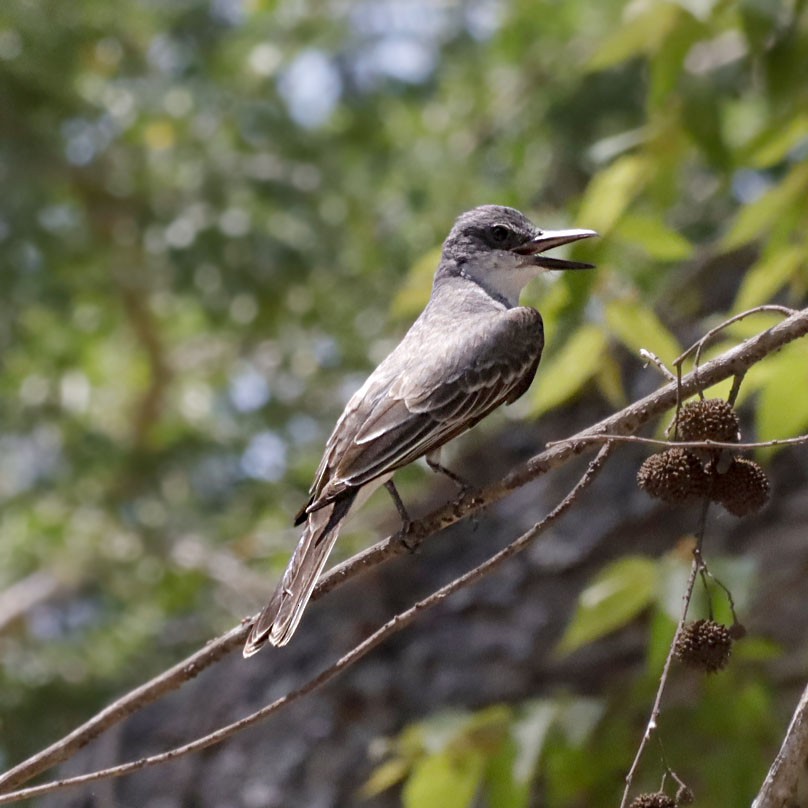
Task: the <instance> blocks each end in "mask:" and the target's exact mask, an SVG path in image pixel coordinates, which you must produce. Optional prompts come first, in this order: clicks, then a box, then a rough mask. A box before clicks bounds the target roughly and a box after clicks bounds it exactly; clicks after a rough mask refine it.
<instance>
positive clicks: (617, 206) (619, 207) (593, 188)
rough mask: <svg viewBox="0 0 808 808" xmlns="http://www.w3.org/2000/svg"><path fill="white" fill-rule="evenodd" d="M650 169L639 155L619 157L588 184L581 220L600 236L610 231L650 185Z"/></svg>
mask: <svg viewBox="0 0 808 808" xmlns="http://www.w3.org/2000/svg"><path fill="white" fill-rule="evenodd" d="M651 172H652V167H651V163H650V162H649V160H648V159H647V158H645V157H641V156H639V155H636V154H626V155H624V156H622V157H619V158H618V159H617V160H615V161H614V162H613V163H612V164H611V165H610V166H609V167H608V168H605V169H603V170H602V171H600V172H599V173H598V174H596V175H595V177H594V178H593V180H592V182H590V183H589V187H588V188H587V189H586V192H585V194H584V197H583V200H582V202H581V207H580V210H579V211H578V217H577V218H578V221H580V222H582V223H583V224H584V225H585V226H586V227H590V228H592V229H594V230H597V231H598V232H600V233H601V235H605V234H606V233H608V232H609V231H610V230H611V229H612V228H613V227H614V225H615V224H616V223H617V221H618V220H619V219H620V217H621V216H622V215H623V212H624V211H625V210H626V208H628V206H629V205H630V204H631V203H632V202H633V201H634V199H635V197H636V196H637V194H639V193H640V191H641V190H642V189H643V187H644V186H645V185H646V184H647V182H648V180H649V179H650V176H651Z"/></svg>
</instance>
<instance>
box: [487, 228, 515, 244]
mask: <svg viewBox="0 0 808 808" xmlns="http://www.w3.org/2000/svg"><path fill="white" fill-rule="evenodd" d="M510 234H511V231H510V230H509V229H508V228H507V227H505V225H502V224H495V225H494V226H493V227H492V228H491V238H492V239H494V241H495V242H497V244H502V243H503V242H504V241H507V239H508V236H510Z"/></svg>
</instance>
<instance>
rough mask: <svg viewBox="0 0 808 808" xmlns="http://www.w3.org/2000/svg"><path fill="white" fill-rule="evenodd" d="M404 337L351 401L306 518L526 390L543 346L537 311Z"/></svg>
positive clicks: (495, 315)
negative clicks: (426, 341)
mask: <svg viewBox="0 0 808 808" xmlns="http://www.w3.org/2000/svg"><path fill="white" fill-rule="evenodd" d="M430 325H431V328H430V331H429V335H430V336H431V337H432V343H431V344H429V345H424V344H423V342H424V340H423V336H424V335H423V334H417V333H415V334H414V336H413V338H412V339H411V340H410V342H409V344H408V338H410V336H411V335H413V332H414V331H415V329H413V330H412V331H411V332H410V334H408V335H407V337H405V339H404V340H403V341H402V343H401V344H400V345H399V347H398V348H397V349H396V351H394V353H393V354H392V355H391V356H390V357H388V359H387V360H385V362H383V363H382V364H381V365H380V366H379V367H378V368H377V370H376V371H375V372H374V373H373V374H372V375H371V377H370V378H369V379H368V380H367V382H366V383H365V385H363V387H362V389H361V390H359V391H358V392H357V394H356V395H355V396H354V397H353V398H352V399H351V401H350V402H349V403H348V405H347V406H346V408H345V412H344V413H343V415H342V417H341V418H340V420H339V421H338V422H337V426H336V427H335V429H334V432H333V433H332V435H331V438H330V439H329V441H328V444H327V446H326V452H325V455H324V456H323V460H322V462H321V464H320V469H319V471H318V475H317V478H316V479H315V483H314V485H313V486H312V492H311V494H312V497H311V500H310V502H309V505H308V507H307V509H305V510H307V511H312V510H317V509H319V508H321V507H323V506H325V505H326V504H328V503H329V502H331V501H333V499H334V498H335V497H336V496H339V495H340V494H341V493H344V492H345V491H346V490H347V489H351V488H355V487H358V486H362V485H365V484H366V483H368V482H370V481H371V480H373V479H375V478H376V477H379V476H381V475H383V474H386V473H389V472H391V471H394V470H395V469H397V468H401V467H402V466H404V465H407V464H408V463H410V462H412V461H413V460H415V459H417V458H418V457H421V456H423V455H425V454H427V453H428V452H430V451H432V450H434V449H437V448H439V447H440V446H442V445H443V444H445V443H447V442H448V441H449V440H451V439H452V438H454V437H456V436H457V435H459V434H461V433H462V432H464V431H466V430H467V429H469V428H470V427H471V426H473V425H474V424H476V423H477V422H478V421H480V420H481V419H482V418H484V417H485V416H486V415H488V414H489V413H490V412H491V411H493V410H494V409H496V408H497V407H498V406H500V405H501V404H503V403H506V402H507V403H511V402H513V401H515V400H516V399H517V398H518V397H519V396H521V395H522V394H523V393H524V392H525V390H527V388H528V387H529V386H530V383H531V381H532V380H533V376H534V374H535V372H536V367H537V366H538V363H539V359H540V358H541V351H542V347H543V344H544V339H543V332H542V323H541V317H540V315H539V313H538V312H537V311H535V310H534V309H530V308H525V307H519V308H514V309H506V310H503V309H497V310H495V312H493V313H492V312H487V316H485V317H480V318H479V319H477V320H475V321H474V322H473V323H472V324H470V327H469V328H467V329H462V330H459V329H457V327H456V323H452V324H451V325H452V327H451V329H449V328H448V327H447V328H446V329H445V330H444V331H443V332H441V331H440V329H436V327H435V324H430Z"/></svg>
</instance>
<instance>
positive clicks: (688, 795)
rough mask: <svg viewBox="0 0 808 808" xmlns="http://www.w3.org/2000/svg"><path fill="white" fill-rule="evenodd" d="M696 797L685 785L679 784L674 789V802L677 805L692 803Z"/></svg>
mask: <svg viewBox="0 0 808 808" xmlns="http://www.w3.org/2000/svg"><path fill="white" fill-rule="evenodd" d="M695 799H696V797H695V796H694V795H693V792H692V791H691V790H690V789H689V788H688V787H687V786H686V785H684V784H683V785H681V786H679V788H678V789H677V791H676V804H677V805H692V804H693V802H694V801H695Z"/></svg>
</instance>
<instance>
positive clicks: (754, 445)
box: [547, 432, 808, 452]
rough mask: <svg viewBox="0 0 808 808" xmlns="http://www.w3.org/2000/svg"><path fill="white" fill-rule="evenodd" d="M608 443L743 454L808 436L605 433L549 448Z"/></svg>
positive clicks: (795, 442) (806, 440)
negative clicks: (753, 437)
mask: <svg viewBox="0 0 808 808" xmlns="http://www.w3.org/2000/svg"><path fill="white" fill-rule="evenodd" d="M573 441H575V442H576V443H581V442H587V443H608V442H609V441H615V443H645V444H648V445H650V446H666V447H669V448H673V447H678V448H681V449H736V450H738V451H741V452H745V451H750V450H752V449H769V448H771V447H772V446H800V445H801V444H803V443H808V435H798V436H797V437H795V438H774V439H772V440H765V441H750V442H747V443H744V442H742V441H738V442H735V443H729V442H727V441H719V440H661V439H660V438H644V437H642V436H641V435H612V434H609V433H608V432H604V433H603V434H600V435H587V436H585V437H581V436H579V435H576V436H575V437H573V438H566V439H564V440H554V441H552V442H550V443H548V444H547V445H548V446H560V445H562V444H564V443H571V442H573Z"/></svg>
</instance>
